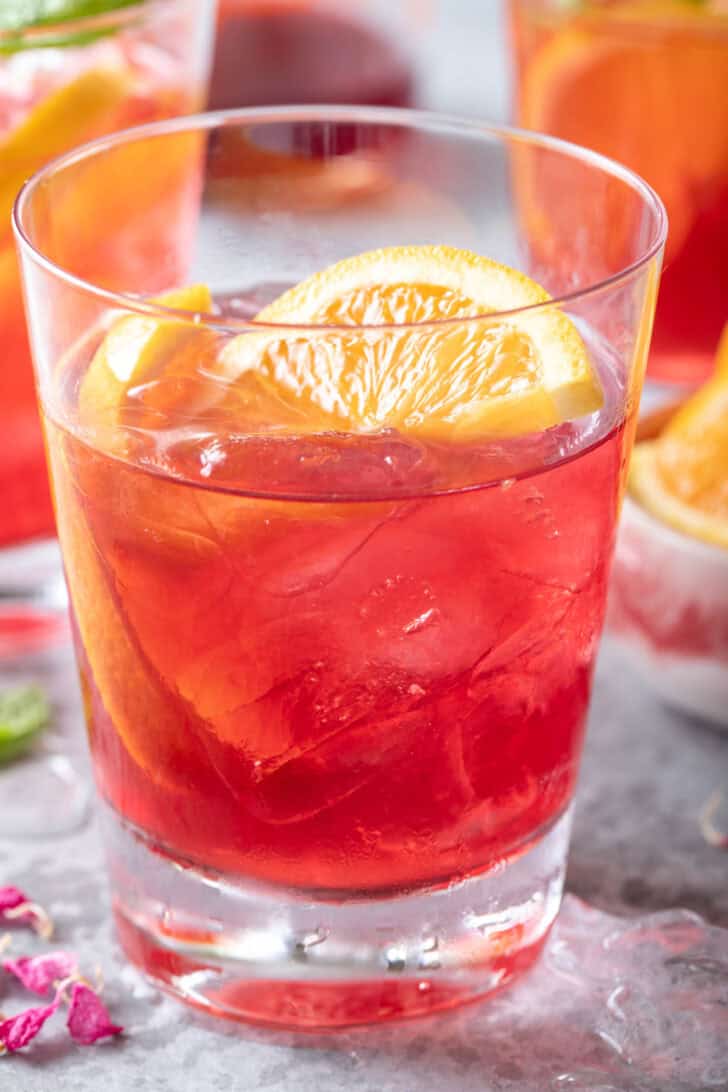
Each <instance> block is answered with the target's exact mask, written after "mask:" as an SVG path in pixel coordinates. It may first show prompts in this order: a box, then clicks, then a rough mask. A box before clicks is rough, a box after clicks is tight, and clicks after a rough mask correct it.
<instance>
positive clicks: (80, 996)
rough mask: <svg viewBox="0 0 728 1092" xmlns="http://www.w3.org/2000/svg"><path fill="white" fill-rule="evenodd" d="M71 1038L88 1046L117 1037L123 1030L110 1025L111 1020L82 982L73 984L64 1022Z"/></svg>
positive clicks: (92, 992) (103, 1006)
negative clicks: (111, 1036)
mask: <svg viewBox="0 0 728 1092" xmlns="http://www.w3.org/2000/svg"><path fill="white" fill-rule="evenodd" d="M66 1023H67V1025H68V1030H69V1031H70V1033H71V1038H72V1039H74V1041H75V1042H77V1043H81V1045H82V1046H89V1045H90V1044H91V1043H95V1042H96V1040H97V1039H105V1038H106V1037H107V1036H108V1035H118V1034H119V1033H120V1032H122V1031H123V1030H124V1029H123V1028H122V1027H119V1026H118V1025H117V1024H112V1023H111V1018H110V1017H109V1014H108V1012H107V1011H106V1006H105V1005H104V1004H103V1002H102V1001H101V999H100V998H99V997H98V995H97V994H95V993H94V991H93V990H92V989H91V988H90V986H86V985H85V984H84V983H83V982H74V984H73V988H72V990H71V1008H70V1010H69V1013H68V1020H67V1021H66Z"/></svg>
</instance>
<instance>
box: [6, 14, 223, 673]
mask: <svg viewBox="0 0 728 1092" xmlns="http://www.w3.org/2000/svg"><path fill="white" fill-rule="evenodd" d="M16 6H17V5H16ZM213 11H214V0H146V2H143V3H139V4H134V5H132V6H130V7H125V8H122V9H120V10H118V11H112V12H110V13H107V14H105V15H88V16H86V17H83V18H78V19H74V20H71V21H69V20H66V21H63V22H57V23H55V24H54V23H51V22H50V21H47V22H46V23H44V24H43V25H42V26H36V27H34V28H30V29H26V30H22V31H14V30H10V29H5V30H2V29H0V214H1V215H2V217H3V223H4V227H3V229H2V232H1V233H0V342H2V345H3V367H2V369H1V370H0V423H1V424H2V431H3V436H4V438H5V442H4V450H3V458H2V462H1V463H0V495H1V496H2V498H3V506H2V514H1V515H0V658H2V659H7V658H14V657H16V656H20V655H23V654H26V653H28V652H30V651H33V650H35V649H36V648H39V647H42V646H43V645H45V644H46V643H47V642H49V641H51V640H52V639H54V638H55V637H56V636H57V635H59V634H60V633H62V632H63V633H65V632H66V631H65V629H64V628H63V624H62V619H63V615H62V614H61V613H58V611H59V609H61V608H62V607H63V605H64V596H63V583H62V579H61V576H60V567H59V560H58V554H57V549H56V547H55V543H54V542H53V536H54V534H55V528H54V521H53V509H52V505H51V497H50V492H49V489H48V478H47V472H46V466H45V457H44V453H43V439H42V435H41V428H40V424H39V421H38V411H37V405H36V398H35V390H34V386H33V372H32V366H31V362H30V353H29V349H28V342H27V334H26V329H25V319H24V316H23V307H22V300H21V289H20V279H19V274H18V267H17V262H16V256H15V250H14V247H13V240H12V231H11V225H10V212H11V208H12V204H13V200H14V199H15V196H16V194H17V192H18V190H19V189H20V187H21V185H22V184H23V182H24V181H25V180H26V179H27V178H28V177H29V176H30V175H31V174H32V173H33V172H34V171H35V170H37V169H38V168H40V167H41V166H42V165H43V164H44V163H46V162H48V160H50V159H52V158H53V157H54V156H57V155H59V154H60V153H62V152H65V151H68V150H69V149H70V148H72V147H74V146H76V145H79V144H82V143H83V142H84V141H87V140H90V139H92V138H93V137H96V136H100V135H101V134H104V133H108V132H111V131H113V130H115V129H122V128H125V127H126V126H129V125H134V124H137V123H141V122H146V121H153V120H156V119H158V118H166V117H172V116H175V115H177V114H181V113H189V112H190V111H192V110H197V109H200V107H201V105H202V104H203V102H204V99H205V95H206V90H207V76H208V67H209V62H210V55H211V47H212V41H211V38H212V31H213ZM6 18H8V20H9V17H6V16H3V17H2V20H0V27H2V26H3V25H5V23H4V21H5V19H6ZM95 215H96V213H95V210H94V209H93V208H92V207H90V208H88V209H87V210H86V212H85V217H84V218H85V220H86V222H87V223H88V222H90V221H93V220H94V217H95ZM98 227H99V230H101V227H102V225H101V223H99V224H98Z"/></svg>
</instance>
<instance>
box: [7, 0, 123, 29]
mask: <svg viewBox="0 0 728 1092" xmlns="http://www.w3.org/2000/svg"><path fill="white" fill-rule="evenodd" d="M143 2H144V0H4V2H3V3H2V6H1V7H0V30H15V31H20V30H27V29H28V28H29V27H43V26H56V25H57V24H58V23H67V22H68V21H69V20H71V19H85V18H87V17H88V16H89V15H106V13H107V12H109V11H119V10H120V9H121V8H130V7H132V6H133V5H134V4H137V5H138V4H141V3H143Z"/></svg>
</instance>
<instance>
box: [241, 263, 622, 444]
mask: <svg viewBox="0 0 728 1092" xmlns="http://www.w3.org/2000/svg"><path fill="white" fill-rule="evenodd" d="M548 301H549V296H548V294H547V293H546V292H545V291H544V290H543V289H542V288H540V287H539V286H538V285H537V284H536V283H535V282H534V281H532V280H530V279H529V278H528V277H526V276H524V274H522V273H518V272H516V271H515V270H513V269H509V268H507V267H506V266H503V265H499V264H498V263H496V262H493V261H490V260H489V259H487V258H482V257H480V256H478V255H476V254H473V253H470V252H468V251H463V250H455V249H453V248H451V247H445V246H409V247H390V248H386V249H382V250H375V251H370V252H369V253H366V254H361V255H359V256H358V257H355V258H349V259H346V260H344V261H342V262H338V263H337V264H336V265H334V266H331V267H330V268H329V269H326V270H324V271H323V272H322V273H317V274H315V275H314V276H313V277H311V278H309V279H308V280H306V281H304V282H303V283H302V284H299V285H297V286H296V287H295V288H292V289H291V290H290V291H288V292H286V293H284V294H283V295H282V296H281V297H280V298H279V299H277V300H276V301H275V302H274V303H272V304H270V305H269V306H268V307H266V308H265V309H264V310H263V311H262V312H261V313H260V314H259V315H258V316H257V317H258V320H259V321H260V322H270V323H277V324H282V325H281V328H279V329H278V330H276V331H274V332H259V333H252V334H249V333H246V334H241V335H239V336H238V337H236V338H233V339H232V340H231V341H230V342H229V343H228V344H227V345H226V346H225V348H224V349H223V351H222V353H221V355H220V366H221V369H222V371H223V373H224V374H225V375H226V377H227V378H228V379H229V380H230V381H231V382H232V383H233V385H234V387H235V389H236V391H237V393H238V396H242V398H243V401H242V403H241V405H244V404H246V402H247V405H249V406H258V407H263V408H264V409H265V410H266V412H268V413H270V412H271V410H272V412H273V413H274V414H275V419H276V420H277V421H279V422H280V423H281V424H282V425H283V427H284V428H285V429H286V431H289V432H298V433H311V432H331V431H334V432H376V431H381V430H383V429H397V430H399V431H400V432H402V433H405V434H409V435H414V436H419V437H423V438H427V439H432V440H439V441H446V442H448V441H449V442H458V441H470V440H474V439H478V438H483V437H487V436H489V435H512V434H518V433H525V432H535V431H540V430H543V429H546V428H549V427H551V426H553V425H556V424H559V423H561V422H562V421H565V420H570V419H572V418H576V417H580V416H582V415H584V414H588V413H591V412H593V411H594V410H596V409H598V408H599V407H600V405H601V403H602V391H601V387H600V384H599V381H598V379H597V376H596V374H595V372H594V370H593V368H592V365H591V363H590V361H589V357H588V355H587V352H586V349H585V347H584V343H583V342H582V340H581V337H580V336H579V334H578V332H577V330H576V327H575V326H574V324H573V323H572V322H571V321H570V319H569V318H567V316H566V315H565V314H564V313H563V312H561V311H560V310H558V309H557V308H555V307H554V308H550V307H546V308H543V309H541V308H538V309H536V310H533V311H530V312H529V311H528V310H526V311H522V312H520V313H516V312H517V309H519V308H529V307H533V306H534V305H537V304H547V303H548ZM504 311H511V312H514V313H512V314H510V315H499V316H498V317H494V318H493V319H492V320H488V318H487V316H488V315H489V314H492V313H495V312H504ZM479 316H486V317H479ZM476 317H478V321H471V322H468V321H462V322H455V323H451V322H447V321H444V320H448V319H462V320H467V319H469V318H476ZM311 324H314V325H320V326H321V327H322V329H321V330H319V331H318V332H316V333H311V332H310V331H308V332H306V333H304V332H303V331H301V329H300V327H301V326H303V325H306V326H310V325H311ZM388 324H389V325H388ZM402 324H420V325H419V326H413V325H409V326H403V325H402ZM297 326H298V327H299V329H296V327H297ZM326 326H334V327H335V329H334V330H332V331H331V332H330V333H328V332H327V331H326V330H325V329H324V328H325V327H326ZM283 327H290V330H289V329H285V328H283ZM347 327H352V331H351V333H349V332H348V330H347V329H346V328H347ZM246 395H247V399H246V398H245V396H246ZM266 396H267V397H266ZM266 402H267V408H266Z"/></svg>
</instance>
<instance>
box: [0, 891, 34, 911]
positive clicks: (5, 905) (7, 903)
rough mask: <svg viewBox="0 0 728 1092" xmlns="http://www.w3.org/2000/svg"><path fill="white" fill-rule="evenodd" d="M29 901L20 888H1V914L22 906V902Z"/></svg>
mask: <svg viewBox="0 0 728 1092" xmlns="http://www.w3.org/2000/svg"><path fill="white" fill-rule="evenodd" d="M29 901H30V900H29V899H28V897H27V895H24V894H23V892H22V891H21V890H20V888H19V887H0V914H4V913H5V911H6V910H13V909H14V908H15V907H16V906H20V904H21V902H29Z"/></svg>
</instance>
